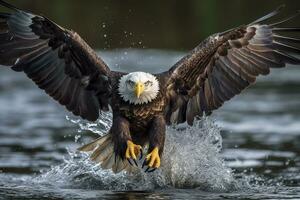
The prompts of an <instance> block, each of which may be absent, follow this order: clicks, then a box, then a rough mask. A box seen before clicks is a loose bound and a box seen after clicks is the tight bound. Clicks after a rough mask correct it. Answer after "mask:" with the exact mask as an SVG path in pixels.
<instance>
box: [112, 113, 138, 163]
mask: <svg viewBox="0 0 300 200" xmlns="http://www.w3.org/2000/svg"><path fill="white" fill-rule="evenodd" d="M129 125H130V124H129V122H128V120H127V119H125V118H123V117H121V116H115V117H114V119H113V126H112V128H111V133H112V136H113V137H112V139H113V142H114V151H115V155H116V156H119V157H120V158H121V159H122V160H124V159H127V160H128V162H129V164H131V165H132V162H131V161H133V162H134V163H135V164H136V165H137V162H136V159H137V156H138V155H139V153H140V152H141V150H142V147H141V146H140V145H136V144H134V143H133V142H132V139H131V136H130V130H129Z"/></svg>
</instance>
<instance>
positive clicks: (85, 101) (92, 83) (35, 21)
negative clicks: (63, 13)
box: [0, 0, 110, 121]
mask: <svg viewBox="0 0 300 200" xmlns="http://www.w3.org/2000/svg"><path fill="white" fill-rule="evenodd" d="M0 5H2V6H5V7H7V8H9V9H10V10H12V12H11V13H0V65H6V66H11V67H12V69H13V70H15V71H24V72H25V73H26V75H27V76H28V77H29V78H30V79H32V80H33V81H34V82H35V83H36V84H37V85H38V86H39V88H41V89H43V90H45V91H46V93H47V94H48V95H50V96H51V97H53V98H54V99H55V100H57V101H58V102H59V103H60V104H62V105H64V106H66V108H67V109H68V110H70V111H72V112H73V113H74V114H75V115H79V116H81V117H82V118H84V119H87V120H91V121H94V120H96V119H97V118H98V116H99V109H102V110H107V109H108V100H107V99H108V96H109V92H110V91H109V89H110V87H109V74H110V70H109V68H108V67H107V66H106V64H105V63H104V62H103V61H102V60H101V59H100V58H98V57H97V55H96V53H95V52H94V51H93V50H92V49H91V48H90V47H89V46H88V45H87V44H86V43H85V42H84V40H83V39H82V38H81V37H80V36H79V35H78V34H77V33H75V32H72V31H69V30H66V29H64V28H62V27H60V26H58V25H56V24H55V23H54V22H52V21H50V20H49V19H47V18H45V17H42V16H38V15H34V14H32V13H29V12H25V11H23V10H20V9H18V8H16V7H14V6H12V5H9V4H8V3H6V2H4V1H2V0H0Z"/></svg>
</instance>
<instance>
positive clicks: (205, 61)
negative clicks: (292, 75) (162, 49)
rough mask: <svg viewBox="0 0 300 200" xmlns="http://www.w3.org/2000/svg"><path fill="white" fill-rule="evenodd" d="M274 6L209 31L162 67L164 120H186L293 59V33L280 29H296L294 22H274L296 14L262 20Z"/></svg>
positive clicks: (295, 51)
mask: <svg viewBox="0 0 300 200" xmlns="http://www.w3.org/2000/svg"><path fill="white" fill-rule="evenodd" d="M279 10H280V9H278V10H276V11H274V12H272V13H270V14H269V15H267V16H265V17H262V18H261V19H259V20H257V21H256V22H255V23H251V24H249V25H247V26H241V27H238V28H235V29H232V30H230V31H226V32H224V33H220V34H216V35H214V36H211V37H209V38H208V39H206V40H205V41H204V42H202V43H201V44H200V45H199V46H198V47H196V48H195V49H194V50H193V51H192V52H191V53H190V54H189V55H187V56H186V57H184V58H183V59H182V60H181V61H179V62H178V63H177V64H175V66H174V67H172V68H171V69H170V71H169V72H168V73H164V75H165V76H168V77H169V81H168V84H167V88H168V92H167V98H168V102H169V105H168V107H167V108H168V109H167V110H166V119H167V122H168V123H169V124H170V123H183V122H185V121H187V122H188V123H189V124H192V123H193V121H194V118H195V117H196V116H202V114H203V113H207V114H209V113H211V112H212V111H213V110H215V109H217V108H219V107H220V106H222V105H223V103H224V102H225V101H228V100H230V99H231V98H233V97H234V96H235V95H237V94H239V93H241V92H242V90H244V89H245V88H247V87H248V86H249V85H252V84H253V83H254V82H255V80H256V77H257V76H259V75H267V74H269V73H270V68H280V67H285V65H286V64H287V63H289V64H293V65H299V64H300V59H298V58H297V57H294V56H293V55H291V53H293V54H296V55H299V54H300V49H299V48H297V47H296V46H295V45H296V44H299V43H300V39H298V38H290V37H286V36H282V35H280V34H279V33H281V32H287V31H290V32H295V33H298V32H299V31H300V28H277V27H276V26H277V25H280V24H282V23H284V22H286V21H289V20H291V19H293V18H294V17H295V16H296V15H293V16H292V17H289V18H287V19H285V20H283V21H280V22H278V23H274V24H272V25H266V24H262V23H263V22H264V21H265V20H266V19H268V18H270V17H273V16H274V15H276V14H278V13H279Z"/></svg>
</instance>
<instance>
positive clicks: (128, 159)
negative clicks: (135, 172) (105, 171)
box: [127, 158, 133, 166]
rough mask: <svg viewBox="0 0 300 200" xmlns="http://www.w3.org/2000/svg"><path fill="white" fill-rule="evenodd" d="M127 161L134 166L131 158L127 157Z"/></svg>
mask: <svg viewBox="0 0 300 200" xmlns="http://www.w3.org/2000/svg"><path fill="white" fill-rule="evenodd" d="M127 161H128V162H129V164H130V165H131V166H133V164H132V162H131V160H130V158H127Z"/></svg>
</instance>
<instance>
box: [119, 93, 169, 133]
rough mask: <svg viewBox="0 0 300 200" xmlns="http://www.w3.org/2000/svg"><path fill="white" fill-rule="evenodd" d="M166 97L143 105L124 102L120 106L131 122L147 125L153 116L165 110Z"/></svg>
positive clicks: (140, 125)
mask: <svg viewBox="0 0 300 200" xmlns="http://www.w3.org/2000/svg"><path fill="white" fill-rule="evenodd" d="M164 107H165V103H164V99H163V98H160V97H159V98H158V99H156V100H155V101H153V102H151V103H148V104H143V105H129V104H124V105H122V106H121V107H120V112H121V114H122V115H123V116H124V117H125V118H127V119H128V120H129V121H130V123H131V124H134V125H135V126H139V127H145V128H146V126H147V125H148V123H149V122H150V121H152V119H153V117H155V116H156V115H158V114H161V113H163V112H164Z"/></svg>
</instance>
